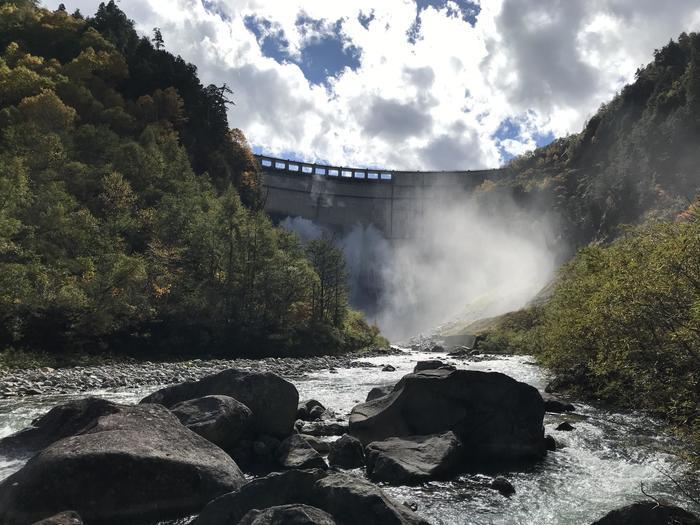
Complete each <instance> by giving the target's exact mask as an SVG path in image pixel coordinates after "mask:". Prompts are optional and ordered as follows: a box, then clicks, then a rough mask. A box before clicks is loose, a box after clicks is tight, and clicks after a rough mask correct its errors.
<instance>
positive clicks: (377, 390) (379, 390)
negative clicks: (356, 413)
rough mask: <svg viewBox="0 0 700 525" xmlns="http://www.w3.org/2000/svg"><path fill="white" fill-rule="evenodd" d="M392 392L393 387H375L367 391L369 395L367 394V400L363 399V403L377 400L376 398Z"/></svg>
mask: <svg viewBox="0 0 700 525" xmlns="http://www.w3.org/2000/svg"><path fill="white" fill-rule="evenodd" d="M392 390H394V385H387V386H375V387H374V388H373V389H372V390H370V391H369V394H367V399H365V403H366V402H367V401H372V400H374V399H377V398H378V397H384V396H385V395H387V394H388V393H389V392H391V391H392Z"/></svg>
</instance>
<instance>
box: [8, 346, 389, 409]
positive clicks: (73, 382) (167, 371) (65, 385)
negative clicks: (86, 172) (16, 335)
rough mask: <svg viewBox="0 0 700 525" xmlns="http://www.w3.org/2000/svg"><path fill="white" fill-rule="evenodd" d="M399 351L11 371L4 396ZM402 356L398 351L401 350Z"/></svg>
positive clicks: (278, 368) (321, 366)
mask: <svg viewBox="0 0 700 525" xmlns="http://www.w3.org/2000/svg"><path fill="white" fill-rule="evenodd" d="M397 351H398V350H394V349H392V350H391V351H389V352H387V351H374V352H363V353H361V354H345V355H341V356H319V357H303V358H302V357H299V358H292V357H284V358H283V357H268V358H263V359H242V358H241V359H213V360H202V359H194V360H191V361H178V362H152V361H138V362H124V363H117V364H109V365H97V366H75V367H71V368H57V369H53V368H49V367H43V368H34V369H26V370H13V371H10V372H8V373H7V374H5V375H3V376H2V377H0V397H4V398H8V397H17V396H31V395H41V394H72V393H77V392H85V391H88V390H99V389H111V388H133V387H141V386H149V385H167V384H173V383H182V382H183V381H195V380H197V379H200V378H202V377H204V376H207V375H210V374H214V373H216V372H220V371H222V370H225V369H227V368H245V369H250V370H256V371H261V372H264V371H268V372H274V373H276V374H279V375H281V376H283V377H285V378H290V377H292V378H293V377H300V376H303V375H304V374H306V373H308V372H313V371H318V370H331V371H332V370H334V369H337V368H372V367H377V366H380V365H375V364H372V363H369V362H367V361H362V359H364V358H368V357H374V356H380V355H382V356H385V355H389V354H390V353H392V352H393V353H395V352H397ZM398 352H400V351H398Z"/></svg>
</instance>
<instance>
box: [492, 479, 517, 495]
mask: <svg viewBox="0 0 700 525" xmlns="http://www.w3.org/2000/svg"><path fill="white" fill-rule="evenodd" d="M490 487H491V488H492V489H494V490H497V491H498V492H500V493H501V494H502V495H503V496H505V497H507V498H509V497H510V496H512V495H513V494H515V487H514V486H513V484H512V483H511V482H510V481H508V480H507V479H506V478H502V477H498V478H495V479H494V480H493V481H491V485H490Z"/></svg>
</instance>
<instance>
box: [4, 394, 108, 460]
mask: <svg viewBox="0 0 700 525" xmlns="http://www.w3.org/2000/svg"><path fill="white" fill-rule="evenodd" d="M119 410H120V408H119V405H117V404H115V403H111V402H109V401H105V400H104V399H99V398H96V397H87V398H83V399H77V400H75V401H69V402H68V403H65V404H63V405H58V406H55V407H53V408H52V409H51V410H49V411H48V412H47V413H46V414H44V415H43V416H41V417H38V418H37V419H35V420H34V421H32V424H31V426H29V427H27V428H25V429H24V430H20V431H19V432H16V433H15V434H12V435H11V436H8V437H6V438H4V439H2V440H0V451H2V452H4V453H10V452H13V451H25V452H36V451H38V450H41V449H43V448H46V447H48V446H49V445H50V444H51V443H54V442H55V441H58V440H60V439H63V438H65V437H69V436H74V435H77V434H82V433H84V432H87V431H88V430H90V428H92V427H93V426H94V425H95V422H96V421H97V420H98V419H99V418H100V417H102V416H107V415H109V414H113V413H115V412H118V411H119Z"/></svg>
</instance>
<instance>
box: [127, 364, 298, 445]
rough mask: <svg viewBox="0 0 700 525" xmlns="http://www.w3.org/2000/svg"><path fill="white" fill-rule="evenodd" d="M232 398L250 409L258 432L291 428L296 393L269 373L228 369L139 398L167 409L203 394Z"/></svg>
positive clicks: (283, 433)
mask: <svg viewBox="0 0 700 525" xmlns="http://www.w3.org/2000/svg"><path fill="white" fill-rule="evenodd" d="M216 394H218V395H225V396H229V397H232V398H234V399H236V400H238V401H239V402H241V403H243V404H244V405H245V406H247V407H248V408H250V410H252V411H253V418H252V426H253V428H254V430H255V431H256V432H258V433H260V434H270V435H274V436H280V437H284V436H288V435H289V434H291V433H292V431H293V429H294V422H295V421H296V413H297V404H298V402H299V393H298V392H297V389H296V388H295V387H294V385H293V384H291V383H290V382H288V381H285V380H284V379H282V378H281V377H280V376H278V375H276V374H273V373H270V372H249V371H247V370H238V369H235V368H231V369H229V370H224V371H223V372H219V373H218V374H214V375H210V376H207V377H204V378H202V379H200V380H199V381H188V382H185V383H180V384H178V385H173V386H170V387H166V388H162V389H160V390H158V391H156V392H154V393H153V394H151V395H149V396H147V397H145V398H144V399H143V400H141V403H159V404H161V405H164V406H166V407H168V408H170V407H172V406H173V405H175V404H177V403H180V402H182V401H187V400H189V399H195V398H198V397H203V396H207V395H216Z"/></svg>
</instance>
